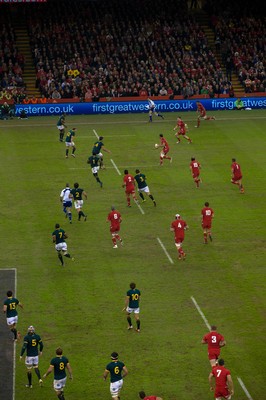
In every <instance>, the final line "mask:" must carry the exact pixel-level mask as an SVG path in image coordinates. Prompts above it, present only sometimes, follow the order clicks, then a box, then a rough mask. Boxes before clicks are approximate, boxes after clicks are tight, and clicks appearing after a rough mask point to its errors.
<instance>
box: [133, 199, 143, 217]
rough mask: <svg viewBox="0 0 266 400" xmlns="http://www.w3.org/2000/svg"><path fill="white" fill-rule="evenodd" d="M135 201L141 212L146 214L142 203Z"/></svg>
mask: <svg viewBox="0 0 266 400" xmlns="http://www.w3.org/2000/svg"><path fill="white" fill-rule="evenodd" d="M135 203H136V204H137V206H138V208H139V211H140V212H141V214H142V215H144V214H145V211H144V210H143V208H142V207H141V205H140V204H139V203H138V202H137V201H135Z"/></svg>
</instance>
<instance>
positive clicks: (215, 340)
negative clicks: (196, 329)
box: [201, 325, 226, 367]
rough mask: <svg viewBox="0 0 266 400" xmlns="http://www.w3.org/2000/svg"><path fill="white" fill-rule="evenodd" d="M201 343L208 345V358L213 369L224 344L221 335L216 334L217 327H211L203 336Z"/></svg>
mask: <svg viewBox="0 0 266 400" xmlns="http://www.w3.org/2000/svg"><path fill="white" fill-rule="evenodd" d="M201 343H202V344H207V345H208V357H209V360H210V364H211V366H212V367H215V365H216V362H217V360H218V358H219V355H220V351H221V350H220V349H221V347H223V346H225V344H226V342H225V340H224V337H223V335H221V334H220V333H218V332H217V327H216V326H215V325H212V326H211V331H210V332H208V333H206V335H204V336H203V339H202V341H201Z"/></svg>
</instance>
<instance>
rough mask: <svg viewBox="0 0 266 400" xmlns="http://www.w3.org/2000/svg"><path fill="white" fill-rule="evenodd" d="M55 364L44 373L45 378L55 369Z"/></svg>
mask: <svg viewBox="0 0 266 400" xmlns="http://www.w3.org/2000/svg"><path fill="white" fill-rule="evenodd" d="M53 369H54V366H53V365H50V366H49V368H48V370H47V371H46V373H45V374H44V375H43V378H46V377H47V376H48V375H50V373H51V372H52V371H53Z"/></svg>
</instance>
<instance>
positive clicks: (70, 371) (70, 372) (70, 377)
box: [66, 363, 73, 379]
mask: <svg viewBox="0 0 266 400" xmlns="http://www.w3.org/2000/svg"><path fill="white" fill-rule="evenodd" d="M66 367H67V370H68V373H69V379H73V374H72V368H71V366H70V364H69V363H67V365H66Z"/></svg>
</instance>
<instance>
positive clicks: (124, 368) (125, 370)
mask: <svg viewBox="0 0 266 400" xmlns="http://www.w3.org/2000/svg"><path fill="white" fill-rule="evenodd" d="M123 372H124V373H123V376H122V378H124V377H125V376H127V374H128V370H127V367H126V366H125V365H124V366H123Z"/></svg>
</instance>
